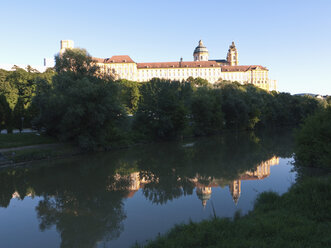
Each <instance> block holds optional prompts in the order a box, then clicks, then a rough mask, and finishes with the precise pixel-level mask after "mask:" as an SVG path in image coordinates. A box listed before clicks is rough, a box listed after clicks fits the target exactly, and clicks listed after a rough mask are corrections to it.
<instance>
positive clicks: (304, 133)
mask: <svg viewBox="0 0 331 248" xmlns="http://www.w3.org/2000/svg"><path fill="white" fill-rule="evenodd" d="M295 139H296V146H295V158H296V161H297V163H296V165H298V166H308V167H322V168H331V107H328V108H326V109H325V110H322V111H319V112H318V113H316V114H314V115H312V116H310V117H309V118H307V119H306V121H305V122H304V124H303V125H302V126H301V128H300V129H299V130H298V131H297V132H296V135H295Z"/></svg>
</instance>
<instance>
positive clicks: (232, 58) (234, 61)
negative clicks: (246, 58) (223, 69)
mask: <svg viewBox="0 0 331 248" xmlns="http://www.w3.org/2000/svg"><path fill="white" fill-rule="evenodd" d="M226 60H227V61H228V62H229V65H232V66H233V65H238V51H237V48H236V45H235V44H234V42H233V41H232V44H231V45H230V47H229V51H228V55H227V56H226Z"/></svg>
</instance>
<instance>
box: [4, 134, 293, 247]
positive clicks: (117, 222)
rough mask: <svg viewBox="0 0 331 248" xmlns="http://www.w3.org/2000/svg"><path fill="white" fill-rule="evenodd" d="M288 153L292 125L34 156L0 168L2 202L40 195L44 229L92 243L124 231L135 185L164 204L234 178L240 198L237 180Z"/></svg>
mask: <svg viewBox="0 0 331 248" xmlns="http://www.w3.org/2000/svg"><path fill="white" fill-rule="evenodd" d="M186 143H190V145H185V144H186ZM291 155H292V139H291V131H286V132H285V133H284V131H282V132H280V131H277V130H272V132H271V133H258V134H253V133H244V132H243V133H235V134H233V133H232V134H223V135H222V136H215V137H210V138H202V139H197V140H193V141H186V142H172V143H160V144H157V145H155V144H152V145H144V146H140V147H135V148H132V149H127V150H120V151H114V152H110V153H101V154H93V155H86V156H83V157H74V158H71V159H65V160H54V161H47V162H38V163H37V162H34V163H32V164H31V165H30V166H29V167H24V168H16V169H3V170H1V171H0V206H2V207H8V205H9V204H10V200H11V198H12V197H14V196H15V197H19V198H20V199H24V197H25V196H31V197H33V196H41V197H42V200H41V201H40V202H39V204H38V206H37V207H36V212H37V216H38V219H39V222H40V230H42V231H43V230H45V229H48V228H50V227H52V226H54V225H55V226H56V228H57V230H58V232H59V233H60V235H61V247H94V246H95V245H96V244H97V243H98V242H100V241H106V240H111V239H115V238H117V237H119V235H120V233H121V232H122V230H123V220H124V219H125V218H126V214H125V211H124V203H123V200H124V199H126V198H127V197H131V196H132V195H133V194H134V193H135V192H136V191H137V190H138V189H142V192H143V195H144V196H145V197H146V199H148V200H149V201H151V202H153V203H155V204H165V203H167V202H168V201H171V200H173V199H176V198H179V197H181V196H183V195H191V194H193V192H194V188H196V189H197V190H196V193H197V195H198V197H199V198H200V199H201V200H202V203H203V205H204V204H205V202H206V201H207V200H208V199H209V197H210V195H211V188H212V187H216V186H217V187H218V186H225V185H229V189H230V191H231V194H232V196H233V198H234V201H235V202H236V201H238V198H239V196H240V180H248V179H254V178H256V179H261V178H263V176H265V175H267V174H268V173H270V171H268V168H270V165H272V163H277V157H278V156H280V157H290V156H291ZM270 159H271V160H270ZM264 161H269V162H265V163H269V165H268V164H264V165H265V166H263V162H264ZM272 161H273V162H272ZM257 166H259V167H257ZM256 168H257V169H256ZM13 194H14V195H13Z"/></svg>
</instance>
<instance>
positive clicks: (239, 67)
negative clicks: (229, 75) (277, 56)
mask: <svg viewBox="0 0 331 248" xmlns="http://www.w3.org/2000/svg"><path fill="white" fill-rule="evenodd" d="M221 68H222V71H225V72H226V71H228V72H236V71H251V70H256V69H260V70H264V71H268V69H267V68H266V67H263V66H261V65H232V66H231V65H224V66H221Z"/></svg>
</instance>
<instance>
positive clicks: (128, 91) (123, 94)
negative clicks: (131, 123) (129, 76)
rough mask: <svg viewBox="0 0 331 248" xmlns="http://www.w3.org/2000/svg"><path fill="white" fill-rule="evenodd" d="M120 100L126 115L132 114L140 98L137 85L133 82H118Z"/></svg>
mask: <svg viewBox="0 0 331 248" xmlns="http://www.w3.org/2000/svg"><path fill="white" fill-rule="evenodd" d="M117 83H118V86H119V90H120V93H119V95H120V100H121V103H122V104H123V105H124V106H125V109H126V111H127V113H128V114H134V113H135V112H136V111H137V109H138V102H139V98H140V91H139V84H138V83H137V82H134V81H128V80H124V79H123V80H119V81H118V82H117Z"/></svg>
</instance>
